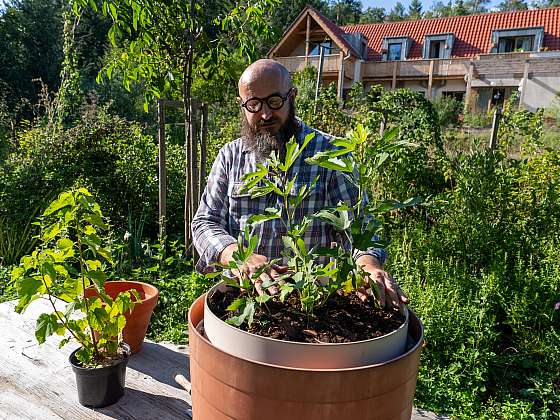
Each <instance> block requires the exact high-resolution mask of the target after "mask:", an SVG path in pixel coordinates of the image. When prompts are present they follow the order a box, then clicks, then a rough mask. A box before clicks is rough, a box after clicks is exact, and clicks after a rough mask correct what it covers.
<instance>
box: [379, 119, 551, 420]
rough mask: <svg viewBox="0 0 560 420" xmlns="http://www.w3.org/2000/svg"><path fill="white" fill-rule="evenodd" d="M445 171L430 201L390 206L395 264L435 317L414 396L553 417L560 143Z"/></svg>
mask: <svg viewBox="0 0 560 420" xmlns="http://www.w3.org/2000/svg"><path fill="white" fill-rule="evenodd" d="M508 124H513V122H508ZM508 130H513V129H512V128H511V127H510V128H508ZM505 132H507V131H504V133H505ZM515 133H516V135H521V134H522V130H521V131H520V130H515ZM525 135H526V140H527V141H528V142H531V141H532V138H533V131H532V130H529V131H528V132H526V133H525ZM504 141H505V139H504ZM447 176H448V177H449V180H450V188H449V189H447V190H446V191H444V192H442V193H440V194H437V195H436V196H435V197H434V199H433V200H432V202H431V204H430V205H429V206H426V207H424V208H423V209H416V210H415V211H414V212H412V214H411V213H410V212H407V213H394V214H391V215H389V216H387V217H386V221H387V222H388V223H389V225H388V229H387V232H388V234H389V235H390V237H391V241H392V243H391V246H390V249H389V254H390V255H391V256H392V257H391V262H390V265H389V267H388V271H389V272H392V273H394V274H395V275H396V276H397V277H398V278H399V279H400V281H401V283H402V284H403V285H404V289H405V291H406V292H407V294H408V296H409V297H410V298H411V302H412V306H413V308H414V309H415V310H416V311H417V313H418V314H419V316H420V318H421V319H422V320H423V322H424V324H425V327H426V341H427V346H426V348H425V351H424V353H423V356H422V363H421V368H420V376H419V379H418V391H417V394H416V398H417V402H416V404H417V405H419V406H421V407H425V408H428V409H432V410H434V411H436V412H438V413H446V414H451V415H453V416H456V417H457V418H462V419H470V418H487V419H494V418H506V419H517V418H550V419H552V418H555V417H554V415H555V414H554V413H558V412H559V410H560V389H559V384H560V373H559V371H558V369H550V366H558V365H559V364H560V351H559V350H558V349H559V348H560V313H559V311H557V310H555V309H554V305H555V303H556V302H558V301H559V300H560V246H559V245H560V200H558V197H559V189H560V153H558V152H555V151H545V152H539V153H535V152H533V153H532V154H530V155H529V156H527V157H525V158H524V159H521V160H519V159H514V158H511V157H508V154H507V151H506V150H504V151H500V150H498V151H494V152H492V151H484V152H476V153H473V154H471V155H458V156H457V158H456V159H454V160H453V161H451V162H450V163H449V165H448V173H447Z"/></svg>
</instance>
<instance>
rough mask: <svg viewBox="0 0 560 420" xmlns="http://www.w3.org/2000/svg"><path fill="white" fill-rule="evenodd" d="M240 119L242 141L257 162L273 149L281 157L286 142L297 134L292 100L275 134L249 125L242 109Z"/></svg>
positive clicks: (297, 123)
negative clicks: (286, 116)
mask: <svg viewBox="0 0 560 420" xmlns="http://www.w3.org/2000/svg"><path fill="white" fill-rule="evenodd" d="M241 120H242V122H243V124H242V127H241V134H242V137H243V143H244V145H245V147H247V149H249V150H250V151H251V152H253V153H254V154H255V157H256V159H257V162H262V161H264V160H266V159H267V158H268V157H269V156H270V153H271V152H272V151H273V150H275V151H279V152H280V157H282V156H283V155H284V154H285V150H286V147H285V145H286V143H287V142H288V141H289V140H290V139H291V138H292V137H293V136H295V135H296V134H297V132H298V129H299V122H298V120H297V119H296V115H295V106H294V103H293V101H290V110H289V113H288V118H287V119H286V122H285V123H284V124H283V125H282V126H281V127H280V129H279V130H278V133H276V134H271V133H270V132H268V131H266V130H265V131H263V132H261V131H259V127H258V126H256V127H254V126H251V125H250V124H249V121H247V117H246V116H245V113H244V112H243V111H242V118H241Z"/></svg>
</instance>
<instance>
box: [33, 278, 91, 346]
mask: <svg viewBox="0 0 560 420" xmlns="http://www.w3.org/2000/svg"><path fill="white" fill-rule="evenodd" d="M41 281H42V282H43V284H44V285H45V289H46V290H47V298H48V300H49V302H50V303H51V306H52V307H53V309H54V314H55V315H56V317H57V318H58V320H59V321H60V322H62V325H64V328H66V330H67V331H68V332H69V333H70V334H71V335H72V337H74V339H75V340H76V341H77V342H78V343H80V344H82V341H81V340H80V339H79V338H78V337H77V336H76V334H74V331H72V330H71V329H70V327H69V326H68V320H67V319H66V317H64V319H63V318H62V317H61V316H60V314H59V311H58V309H57V308H56V305H55V304H54V301H53V300H52V294H51V291H50V289H49V286H47V283H46V282H45V276H44V275H43V273H41Z"/></svg>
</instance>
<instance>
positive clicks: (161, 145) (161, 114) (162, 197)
mask: <svg viewBox="0 0 560 420" xmlns="http://www.w3.org/2000/svg"><path fill="white" fill-rule="evenodd" d="M157 106H158V157H159V158H158V174H159V238H160V239H162V238H164V237H165V218H166V213H167V197H166V191H167V180H166V178H167V171H166V160H165V110H164V105H163V102H162V101H161V100H158V102H157Z"/></svg>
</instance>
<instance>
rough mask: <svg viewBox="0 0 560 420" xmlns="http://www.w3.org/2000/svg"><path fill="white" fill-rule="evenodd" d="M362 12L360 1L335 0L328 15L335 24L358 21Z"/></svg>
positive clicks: (347, 23)
mask: <svg viewBox="0 0 560 420" xmlns="http://www.w3.org/2000/svg"><path fill="white" fill-rule="evenodd" d="M361 14H362V2H361V1H359V0H338V1H335V2H334V3H333V4H332V6H331V10H330V16H331V18H332V19H333V21H334V22H335V23H336V24H337V25H349V24H353V23H358V22H359V21H360V16H361Z"/></svg>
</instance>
